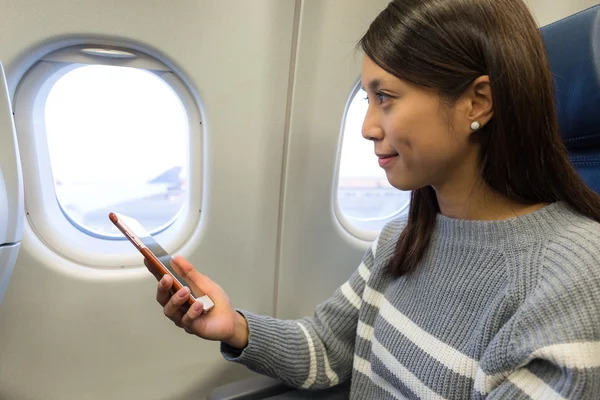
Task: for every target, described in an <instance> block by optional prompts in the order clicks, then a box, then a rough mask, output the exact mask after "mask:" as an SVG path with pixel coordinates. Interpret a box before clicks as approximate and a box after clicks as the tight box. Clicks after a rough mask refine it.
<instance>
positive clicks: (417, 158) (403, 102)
mask: <svg viewBox="0 0 600 400" xmlns="http://www.w3.org/2000/svg"><path fill="white" fill-rule="evenodd" d="M362 86H363V89H364V90H365V91H366V92H367V98H368V101H369V108H368V111H367V115H366V117H365V120H364V123H363V127H362V135H363V137H364V138H365V139H368V140H372V141H373V142H374V143H375V153H376V154H377V156H378V157H379V165H380V166H381V167H382V168H383V169H384V170H385V173H386V175H387V179H388V181H389V182H390V184H391V185H392V186H394V187H395V188H397V189H400V190H414V189H418V188H421V187H424V186H428V185H432V186H434V187H437V186H440V185H444V183H446V182H448V181H449V180H451V179H452V177H453V176H455V175H456V174H457V173H460V171H461V170H463V171H464V170H466V169H467V167H468V169H470V170H472V168H473V167H474V168H476V163H477V151H478V147H477V145H476V144H475V143H473V142H472V141H470V140H469V138H470V136H471V134H472V131H471V128H470V126H471V121H470V120H469V112H470V108H469V106H468V102H465V101H461V100H459V101H458V102H457V103H456V104H454V105H452V107H448V106H447V105H445V104H444V103H443V101H442V98H441V97H440V96H439V95H437V94H436V93H435V92H434V91H433V90H430V89H427V88H422V87H418V86H415V85H413V84H410V83H408V82H406V81H403V80H401V79H398V78H397V77H395V76H394V75H392V74H390V73H388V72H386V71H385V70H384V69H382V68H381V67H379V66H378V65H377V64H375V63H374V62H373V61H372V60H371V59H370V58H369V57H367V56H365V58H364V60H363V67H362ZM467 163H468V164H469V165H466V164H467ZM473 163H475V165H471V164H473Z"/></svg>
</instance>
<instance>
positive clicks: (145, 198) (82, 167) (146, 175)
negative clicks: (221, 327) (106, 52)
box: [45, 65, 188, 237]
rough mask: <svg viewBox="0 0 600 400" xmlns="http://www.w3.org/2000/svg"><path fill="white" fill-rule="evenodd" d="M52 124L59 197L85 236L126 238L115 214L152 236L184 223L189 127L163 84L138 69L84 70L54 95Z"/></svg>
mask: <svg viewBox="0 0 600 400" xmlns="http://www.w3.org/2000/svg"><path fill="white" fill-rule="evenodd" d="M45 122H46V133H47V138H48V147H49V154H50V162H51V166H52V173H53V175H54V183H55V188H56V196H57V198H58V202H59V204H60V206H61V208H62V210H63V212H64V213H65V214H66V215H67V217H69V218H70V219H71V221H72V222H73V223H74V224H75V225H77V226H78V227H79V228H82V229H84V230H86V231H89V232H92V233H95V234H99V235H102V236H116V237H120V236H121V235H120V234H119V233H118V231H117V230H116V228H115V227H114V226H113V224H112V223H110V221H109V220H108V213H109V212H120V213H123V214H126V215H129V216H132V217H134V218H136V219H138V220H139V221H140V222H141V223H142V224H143V225H144V226H145V227H146V228H147V229H148V230H149V231H151V232H156V231H158V230H160V229H161V228H164V227H165V226H167V225H168V224H170V223H171V222H172V221H173V220H174V218H175V217H176V216H177V213H178V212H179V211H180V209H181V208H182V205H183V201H184V198H185V197H186V191H187V180H188V173H187V168H186V166H187V165H188V162H187V144H188V119H187V115H186V112H185V109H184V108H183V105H182V103H181V101H180V100H179V97H178V96H177V95H176V93H175V92H174V91H173V90H172V89H171V88H170V87H169V85H167V83H166V82H165V81H163V80H162V79H161V78H159V77H158V76H156V75H155V74H153V73H151V72H148V71H146V70H141V69H135V68H126V67H114V66H104V65H91V66H81V67H78V68H76V69H74V70H71V71H70V72H68V73H67V74H65V75H64V76H62V77H61V78H60V79H59V80H58V81H57V82H56V83H55V84H54V86H53V87H52V89H51V90H50V93H49V96H48V99H47V103H46V108H45Z"/></svg>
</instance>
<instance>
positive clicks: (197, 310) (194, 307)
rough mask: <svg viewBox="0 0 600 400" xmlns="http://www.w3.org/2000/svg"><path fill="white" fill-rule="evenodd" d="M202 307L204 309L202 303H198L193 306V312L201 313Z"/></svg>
mask: <svg viewBox="0 0 600 400" xmlns="http://www.w3.org/2000/svg"><path fill="white" fill-rule="evenodd" d="M202 307H203V305H202V303H201V302H199V301H197V302H195V303H194V304H193V305H192V310H193V311H194V312H199V311H202Z"/></svg>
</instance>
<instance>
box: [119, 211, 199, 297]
mask: <svg viewBox="0 0 600 400" xmlns="http://www.w3.org/2000/svg"><path fill="white" fill-rule="evenodd" d="M116 215H117V216H118V217H119V221H121V223H123V224H124V225H125V226H127V228H129V230H130V231H131V232H132V233H133V234H134V235H135V236H136V237H137V238H134V240H135V239H139V241H140V242H141V243H142V244H143V245H144V246H145V247H147V248H148V250H150V252H151V253H152V254H154V255H155V256H156V258H158V260H159V261H160V262H161V264H162V265H164V266H165V268H166V269H168V270H169V272H170V273H171V274H172V275H173V276H174V277H175V278H177V277H178V275H177V272H175V270H174V269H173V267H172V266H171V261H173V258H172V257H171V256H170V255H169V253H167V251H166V250H165V249H164V248H163V247H162V246H161V245H160V244H158V242H157V241H156V240H155V239H154V238H153V237H152V235H150V233H149V232H148V231H147V230H146V229H145V228H144V227H143V226H142V224H140V223H139V222H138V221H137V220H135V219H133V218H131V217H127V216H125V215H123V214H116ZM136 241H137V240H136ZM178 281H179V283H181V285H182V286H188V285H187V284H186V283H185V281H183V280H181V279H178Z"/></svg>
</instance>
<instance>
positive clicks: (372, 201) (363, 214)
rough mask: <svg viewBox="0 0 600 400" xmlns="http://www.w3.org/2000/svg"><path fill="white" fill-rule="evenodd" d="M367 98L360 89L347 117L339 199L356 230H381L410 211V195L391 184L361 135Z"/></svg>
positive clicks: (370, 145) (371, 147) (342, 208)
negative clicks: (400, 213)
mask: <svg viewBox="0 0 600 400" xmlns="http://www.w3.org/2000/svg"><path fill="white" fill-rule="evenodd" d="M365 97H366V93H365V92H364V91H363V90H359V91H358V92H357V93H356V94H355V95H354V98H353V99H352V102H351V103H350V107H349V108H348V114H347V115H346V123H345V126H344V133H343V142H342V156H341V161H340V172H339V182H338V190H337V199H338V204H339V208H340V210H341V211H342V212H343V213H344V216H345V217H346V219H348V220H349V221H350V222H351V223H352V224H353V225H355V226H356V227H357V228H359V229H364V230H381V228H383V225H385V223H386V222H387V221H388V220H390V219H391V218H393V217H394V216H396V215H397V214H398V212H406V211H407V209H408V204H409V201H410V192H404V191H400V190H398V189H395V188H394V187H392V186H391V185H390V184H389V182H388V180H387V178H386V176H385V172H384V170H383V169H382V168H380V167H379V164H378V162H377V156H375V151H374V147H373V144H372V143H369V142H367V141H366V140H365V139H364V138H363V137H362V135H361V128H362V123H363V120H364V119H365V115H366V113H367V107H368V105H367V101H366V100H365Z"/></svg>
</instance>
